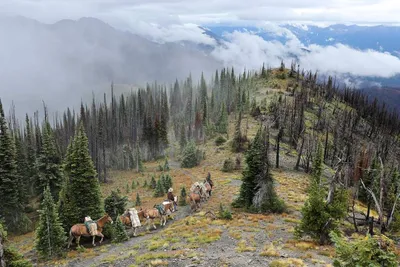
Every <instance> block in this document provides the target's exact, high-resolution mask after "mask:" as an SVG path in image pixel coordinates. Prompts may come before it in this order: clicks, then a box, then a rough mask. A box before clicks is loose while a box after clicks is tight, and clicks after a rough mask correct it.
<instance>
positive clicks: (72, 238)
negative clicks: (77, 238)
mask: <svg viewBox="0 0 400 267" xmlns="http://www.w3.org/2000/svg"><path fill="white" fill-rule="evenodd" d="M73 240H74V236H73V235H72V234H71V233H70V234H69V240H68V248H69V247H70V246H71V244H72V241H73Z"/></svg>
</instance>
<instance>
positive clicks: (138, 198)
mask: <svg viewBox="0 0 400 267" xmlns="http://www.w3.org/2000/svg"><path fill="white" fill-rule="evenodd" d="M140 205H142V200H141V199H140V196H139V193H136V203H135V206H140Z"/></svg>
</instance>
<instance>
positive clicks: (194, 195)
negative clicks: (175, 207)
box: [189, 187, 201, 211]
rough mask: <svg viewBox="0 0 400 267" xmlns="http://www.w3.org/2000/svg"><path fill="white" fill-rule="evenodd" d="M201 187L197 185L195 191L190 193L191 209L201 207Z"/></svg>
mask: <svg viewBox="0 0 400 267" xmlns="http://www.w3.org/2000/svg"><path fill="white" fill-rule="evenodd" d="M200 190H201V189H200V188H199V187H196V188H195V189H194V190H193V191H191V192H190V193H189V199H190V202H191V205H190V207H191V210H192V211H193V210H195V211H197V209H198V208H200V202H201V195H200V194H201V193H200Z"/></svg>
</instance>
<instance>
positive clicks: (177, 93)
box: [0, 63, 400, 266]
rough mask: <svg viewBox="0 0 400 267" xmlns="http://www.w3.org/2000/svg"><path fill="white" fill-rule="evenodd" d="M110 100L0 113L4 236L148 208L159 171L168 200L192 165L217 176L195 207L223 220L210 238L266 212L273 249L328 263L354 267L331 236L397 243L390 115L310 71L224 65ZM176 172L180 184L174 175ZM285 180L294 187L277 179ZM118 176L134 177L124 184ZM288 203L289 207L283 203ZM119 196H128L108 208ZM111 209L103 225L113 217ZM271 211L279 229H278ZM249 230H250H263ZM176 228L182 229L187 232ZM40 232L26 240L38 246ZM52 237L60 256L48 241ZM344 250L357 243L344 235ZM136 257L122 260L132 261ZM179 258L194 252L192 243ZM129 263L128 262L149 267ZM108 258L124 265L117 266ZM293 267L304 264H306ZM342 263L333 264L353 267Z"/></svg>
mask: <svg viewBox="0 0 400 267" xmlns="http://www.w3.org/2000/svg"><path fill="white" fill-rule="evenodd" d="M110 90H111V99H107V98H106V95H104V98H103V99H95V98H93V100H92V102H91V103H81V107H80V110H71V109H68V110H66V111H64V112H63V113H62V115H59V116H49V111H48V110H47V108H46V104H44V108H43V111H39V112H43V114H44V120H43V121H39V114H38V112H36V113H35V114H27V115H26V119H25V121H23V122H22V121H19V120H18V119H17V117H16V116H15V110H14V109H12V110H11V111H10V113H8V114H7V115H6V114H5V113H4V110H3V108H2V106H1V105H0V111H1V112H0V173H1V176H0V215H1V218H2V220H3V221H4V226H5V227H6V228H7V230H8V232H10V233H13V234H14V235H15V234H21V233H27V232H31V231H32V230H34V228H35V227H36V226H37V227H38V228H39V229H42V228H43V224H45V223H46V220H44V219H43V218H44V217H43V216H44V215H43V214H52V215H51V218H54V220H53V221H54V224H56V225H58V226H62V227H61V228H63V230H60V228H57V227H55V228H54V229H59V230H57V231H56V230H55V232H56V233H57V234H54V236H57V235H58V236H63V237H66V234H67V232H68V231H69V227H71V226H72V225H73V224H75V223H82V222H83V218H84V217H85V216H87V215H90V216H93V217H95V218H96V219H97V218H99V217H101V216H102V214H103V212H104V211H108V210H113V209H110V208H109V206H107V205H109V204H106V205H105V206H104V205H103V202H104V201H103V199H104V198H105V197H107V199H108V200H107V201H105V202H106V203H110V202H112V203H117V202H118V201H121V203H123V204H121V205H122V209H119V210H121V211H122V212H123V211H124V208H125V207H126V204H127V202H128V201H131V202H129V203H132V202H133V201H135V202H133V203H135V204H136V205H134V206H136V207H141V206H142V205H143V204H147V205H150V203H151V204H153V201H155V200H154V198H157V197H162V196H163V194H161V195H159V194H158V193H159V191H160V190H161V191H162V190H164V189H168V187H169V186H168V185H167V186H165V188H164V189H161V186H162V185H161V178H160V180H159V183H160V185H158V184H155V183H156V181H155V179H154V176H155V175H158V174H156V173H157V172H162V173H163V175H164V172H166V173H168V172H169V171H170V168H171V173H173V175H172V176H173V178H172V180H171V183H170V185H174V186H175V192H176V194H179V192H177V191H178V189H180V188H179V187H181V186H185V187H186V190H189V187H190V185H191V184H190V183H192V182H194V181H193V175H192V174H190V168H193V169H192V171H194V170H195V171H196V173H198V174H199V175H200V174H201V176H202V175H205V173H207V172H212V174H213V177H214V174H216V175H217V177H215V178H214V179H215V181H216V183H217V186H216V188H217V189H216V190H217V191H216V193H214V192H213V194H212V196H211V197H210V202H209V203H210V204H207V203H205V204H204V206H205V207H207V205H209V206H208V209H209V211H210V212H211V213H213V214H214V213H218V211H219V208H220V207H221V210H222V211H221V210H220V214H225V215H226V216H225V215H224V216H222V217H221V218H220V219H221V220H223V219H228V222H221V224H220V225H218V224H215V225H214V226H215V227H218V226H221V225H225V227H228V228H229V227H233V226H234V224H235V222H241V223H243V224H244V222H243V221H241V220H244V219H243V218H244V217H246V216H250V217H248V218H254V221H253V222H260V223H261V222H263V223H268V222H269V221H268V220H269V219H270V217H268V216H272V215H268V214H273V213H276V214H282V213H283V215H276V216H279V217H277V218H279V220H280V222H282V220H283V225H285V226H282V227H286V226H287V225H289V226H290V227H291V230H290V232H286V233H285V237H284V238H285V240H286V241H287V239H288V237H287V235H288V234H289V233H290V235H291V238H292V239H293V238H297V240H300V239H301V238H305V237H310V238H311V239H312V240H314V242H315V244H318V245H321V246H322V245H330V244H332V242H334V243H335V244H336V245H337V250H336V254H335V255H336V260H338V261H341V262H342V264H344V263H343V262H352V261H351V260H353V263H355V262H357V261H356V259H354V258H353V259H351V260H349V259H346V257H348V255H349V253H347V254H346V252H343V251H344V250H346V251H350V250H351V249H353V248H350V247H345V245H343V242H344V241H343V240H344V239H342V238H343V237H339V236H337V234H338V233H342V235H343V236H345V237H346V236H351V235H352V234H353V233H358V234H360V235H365V234H366V233H367V232H368V233H369V234H377V236H378V238H381V235H380V234H386V235H388V236H389V237H391V238H392V239H394V240H396V238H397V242H398V234H399V232H398V231H399V228H400V227H399V225H400V205H399V203H398V202H399V198H400V175H399V168H400V162H399V159H400V139H399V138H400V117H399V115H398V113H396V112H395V111H393V112H392V111H389V110H388V109H387V108H386V106H385V104H383V103H381V102H379V101H377V100H376V99H375V100H374V99H371V98H368V97H367V96H366V95H364V94H363V93H362V92H360V91H355V90H351V89H350V88H339V87H338V85H336V84H335V83H334V81H333V79H332V78H331V77H329V79H327V80H326V81H325V82H324V83H319V82H318V77H317V73H312V72H309V71H306V70H301V69H300V66H297V65H296V64H294V63H293V64H292V65H291V66H290V68H286V67H285V65H284V64H283V63H282V64H281V66H280V67H279V68H276V69H271V68H265V67H264V66H262V68H260V70H258V71H255V72H249V71H244V72H243V73H237V72H236V71H235V70H234V69H233V68H224V69H222V70H217V71H216V72H215V75H213V77H212V78H211V79H210V80H208V81H207V80H206V78H205V77H204V76H203V75H201V79H200V80H199V81H193V80H192V77H191V76H189V77H188V78H186V79H185V80H182V81H178V80H177V81H176V82H175V83H174V84H171V85H168V84H157V83H153V84H148V85H147V87H146V88H140V89H139V90H137V91H132V92H131V93H128V94H121V95H120V96H119V97H118V98H117V97H116V96H115V94H114V89H113V85H111V88H110ZM17 108H21V107H17ZM168 158H169V159H170V163H171V167H170V166H169V164H168ZM159 161H162V162H164V161H165V163H164V167H162V166H161V165H160V166H156V167H155V168H156V170H154V163H155V162H157V163H159ZM178 161H180V163H181V166H179V164H177V163H176V162H178ZM221 169H222V170H223V171H224V172H227V173H228V174H229V175H230V173H232V175H238V176H239V177H240V178H241V181H238V183H237V184H234V183H233V182H232V184H230V181H229V182H228V184H226V183H224V181H226V180H224V179H222V178H221V177H218V175H219V176H221V175H223V172H221V171H220V170H221ZM180 171H182V172H183V173H185V176H184V177H182V178H180V177H181V176H180V175H182V174H180V175H178V173H179V172H180ZM186 172H187V173H186ZM118 173H125V174H126V175H125V174H124V175H118ZM240 173H241V174H240ZM292 173H293V176H294V177H300V178H298V179H300V180H296V181H294V180H290V179H286V178H285V179H282V176H280V175H289V174H290V175H292ZM146 175H147V178H146ZM160 175H161V174H160ZM132 176H137V178H134V179H133V180H132V179H131V178H130V177H132ZM120 177H126V178H123V179H122V178H120ZM150 177H151V181H150ZM204 177H205V176H204ZM204 177H197V176H196V177H195V178H196V179H203V178H204ZM224 177H225V176H224ZM228 177H229V176H228ZM285 177H286V176H285ZM226 178H227V177H226ZM163 179H164V178H163ZM229 179H230V178H229ZM296 179H297V178H296ZM153 180H154V181H153ZM139 181H140V183H145V184H143V188H145V189H140V195H141V197H142V199H140V197H139V191H135V192H136V193H137V194H135V195H134V198H135V200H133V199H132V196H131V190H139V189H138V186H139ZM164 183H165V182H164ZM121 184H122V190H124V192H121V191H122V190H120V189H121ZM125 185H126V186H125ZM284 186H286V187H284ZM185 187H184V188H185ZM239 187H240V189H239ZM154 190H155V192H154V198H153V191H154ZM218 190H219V191H218ZM225 190H227V191H225ZM298 190H300V191H298ZM110 191H114V192H113V193H111V192H110ZM117 191H119V192H118V193H116V192H117ZM105 192H107V195H104V193H105ZM149 192H150V193H149ZM156 192H158V193H156ZM227 192H228V193H227ZM293 192H298V193H297V194H298V195H299V196H300V195H301V196H302V198H301V199H297V198H296V199H294V198H295V195H294V193H293ZM108 194H110V195H108ZM113 194H114V195H113ZM121 194H122V195H123V194H125V195H127V196H128V198H127V199H125V201H123V200H121V199H123V198H122V196H120V195H121ZM111 196H112V197H111ZM143 196H145V197H143ZM109 197H110V198H109ZM119 197H121V199H119ZM110 199H113V200H112V201H111V200H110ZM183 199H186V198H185V195H184V197H183ZM215 199H218V200H215ZM157 200H161V199H158V198H157ZM217 201H218V202H219V203H218V202H217ZM39 202H41V205H40V210H41V212H40V219H39V220H37V218H38V217H37V214H36V212H35V210H36V209H37V207H38V203H39ZM222 203H223V204H224V205H222ZM218 204H221V206H219V205H218ZM231 204H232V206H231ZM110 205H111V204H110ZM113 205H115V207H116V206H117V205H118V204H113ZM224 206H226V207H228V208H226V207H224ZM115 209H117V208H115ZM115 209H114V213H115V214H114V215H115V216H116V215H120V214H121V213H120V212H119V213H117V212H115ZM225 209H226V210H225ZM231 212H232V214H231ZM251 213H255V214H259V215H254V214H253V215H251ZM199 214H200V215H199ZM199 214H197V215H196V214H193V215H192V216H193V220H197V223H199V224H203V223H206V220H207V218H206V217H205V215H204V214H201V213H199ZM227 214H230V216H229V215H227ZM285 214H286V215H287V214H290V215H289V216H292V217H293V218H292V217H290V218H286V219H282V218H285V217H284V216H285ZM232 215H233V222H232V224H230V223H229V217H230V218H232ZM47 216H50V215H47ZM196 216H197V217H196ZM251 216H261V217H251ZM263 216H265V217H263ZM281 216H282V217H281ZM178 217H179V216H178ZM246 218H247V217H246ZM268 218H269V219H268ZM115 219H116V217H114V220H115ZM184 220H186V226H188V225H192V222H191V221H190V220H191V219H187V218H180V219H179V220H178V221H177V222H174V224H173V225H172V226H171V227H175V226H177V225H180V223H183V222H185V221H184ZM37 221H38V222H37ZM217 222H218V221H217ZM47 223H48V222H47ZM209 223H210V224H211V222H209ZM293 223H294V225H293ZM194 224H195V223H193V225H194ZM174 225H175V226H174ZM292 226H293V227H292ZM41 227H42V228H41ZM254 227H255V228H254V229H258V228H257V227H258V226H257V227H256V226H254ZM263 227H264V228H262V229H261V230H257V231H266V228H265V226H263ZM271 227H272V226H271ZM166 229H168V228H166ZM182 229H186V230H187V231H189V230H190V231H192V230H193V229H189V226H188V227H187V228H184V227H183V228H182ZM218 229H219V228H218ZM214 230H215V229H214ZM214 230H213V231H214ZM63 231H65V232H63ZM122 231H124V230H122ZM165 231H168V230H165ZM182 231H183V230H182ZM193 231H194V230H193ZM210 231H211V230H210ZM215 231H217V230H215ZM219 231H223V230H221V229H219V230H218V231H217V232H218V233H219V234H218V238H216V239H213V238H211V235H210V236H207V237H209V238H210V240H208V241H207V242H204V243H202V241H201V240H197V241H196V242H198V243H196V244H205V243H212V242H215V241H217V240H224V238H223V237H221V233H220V232H219ZM232 231H233V229H232ZM178 232H179V231H178ZM217 232H213V233H214V234H216V233H217ZM40 233H41V232H40V231H39V232H38V235H39V236H37V237H36V239H37V240H42V239H41V236H40V235H41V234H40ZM47 234H48V233H47ZM166 234H167V232H161V235H166ZM106 237H107V236H106ZM160 238H161V240H163V239H162V236H161V237H160ZM169 238H171V239H168V240H164V241H165V242H167V241H168V242H171V243H172V241H171V240H173V239H178V240H180V238H182V239H181V240H180V241H179V243H178V244H180V243H182V246H185V245H184V242H185V240H186V241H188V242H189V243H190V239H185V238H188V237H185V238H183V237H180V236H172V237H171V236H169ZM243 238H244V237H243ZM385 238H386V237H385ZM239 239H240V238H239ZM253 239H254V236H253ZM277 239H278V237H277ZM54 240H55V241H54V242H55V243H57V242H58V243H60V244H61V245H60V246H61V247H62V246H63V242H62V241H63V238H62V237H59V238H58V239H57V238H55V239H54ZM306 240H308V239H306ZM352 240H353V241H354V242H362V240H361V241H360V240H358V239H357V238H354V236H352ZM374 240H375V241H376V242H378V243H379V242H381V243H379V244H382V242H383V241H382V239H370V240H369V242H370V243H369V244H368V245H371V246H373V247H374V249H376V248H375V246H376V244H378V243H374V242H375V241H374ZM385 240H386V239H385ZM155 241H157V240H155ZM155 241H154V242H155ZM253 241H254V240H253ZM261 241H262V242H261ZM261 241H260V242H261V244H263V243H264V242H267V241H266V240H263V239H261ZM38 242H39V241H38ZM43 242H44V241H43ZM129 242H131V241H129ZM177 242H178V241H177ZM217 242H218V241H217ZM224 242H227V241H224ZM232 242H234V241H231V243H232ZM235 242H236V241H235ZM240 242H242V241H240ZM240 242H239V243H240ZM243 242H244V243H243ZM243 242H242V244H238V246H239V249H238V251H239V252H246V251H247V250H245V249H244V248H245V247H246V242H247V241H243ZM249 242H251V241H249ZM268 242H271V246H272V248H271V247H270V248H268V247H265V248H263V250H262V252H260V253H261V254H260V255H258V254H257V257H259V256H260V257H267V260H266V261H267V262H271V261H273V258H274V257H277V255H283V254H282V253H283V252H282V251H285V250H286V249H288V248H287V247H285V246H282V247H281V250H282V251H281V252H280V253H278V252H276V253H274V248H273V247H274V245H277V244H278V243H279V242H278V241H276V242H278V243H274V242H275V241H271V240H270V239H268ZM287 242H289V241H287ZM298 242H300V241H298ZM302 242H303V241H302ZM385 242H388V243H387V244H390V245H388V246H387V247H385V248H382V247H380V248H379V249H377V252H376V253H377V254H379V253H381V254H382V255H385V256H382V259H381V258H380V259H379V260H376V262H377V264H383V263H385V264H386V265H385V266H395V265H394V263H393V262H396V253H397V256H398V255H399V251H398V244H397V250H396V246H395V245H393V242H392V241H385ZM39 243H40V242H39ZM58 243H57V244H58ZM254 243H255V244H256V243H257V242H256V241H254ZM40 244H42V243H40ZM163 244H164V243H163ZM163 244H161V246H163ZM229 244H230V243H229ZM360 244H361V246H364V245H365V244H362V243H360ZM360 244H359V245H360ZM258 245H259V244H258ZM258 245H253V246H254V251H258V247H257V246H258ZM318 245H315V246H316V247H317V246H318ZM161 246H160V247H161ZM294 246H295V247H296V245H294ZM354 246H356V245H354ZM44 247H46V246H44ZM167 247H168V246H167ZM36 248H37V250H38V251H37V252H38V253H41V255H42V256H43V255H45V256H46V257H45V258H46V259H48V258H52V257H55V256H59V255H60V254H63V252H62V249H61V250H60V251H61V252H59V251H58V252H53V253H50V254H49V253H48V252H46V253H44V254H43V253H42V251H41V250H43V247H41V246H38V245H37V246H36ZM158 248H159V247H156V248H155V249H158ZM143 249H144V248H143V247H141V248H139V249H138V251H137V252H136V253H138V252H139V251H140V253H145V252H144V251H143ZM165 249H167V248H165ZM190 249H194V250H195V251H196V253H197V252H198V251H197V250H196V249H198V246H197V247H190ZM44 250H46V249H44ZM148 250H150V251H152V250H153V249H150V248H149V249H148ZM278 250H280V249H278ZM247 252H249V251H247ZM263 253H264V254H263ZM285 253H286V252H285ZM310 253H311V252H310ZM313 253H314V252H313ZM351 254H352V253H350V256H351ZM35 255H36V254H35ZM185 255H186V254H185ZM30 256H31V257H33V256H32V254H31V255H30ZM186 256H187V255H186ZM253 256H254V255H253ZM130 257H131V258H132V261H130V262H129V264H139V265H140V264H146V263H149V262H147V261H146V260H143V259H141V260H142V261H139V259H138V258H137V257H136V258H135V257H133V256H132V255H131V256H130ZM199 257H200V256H199ZM249 257H251V256H249ZM254 257H256V256H254ZM293 257H295V258H296V257H297V255H294V256H293ZM360 257H367V256H365V255H361V256H360ZM33 258H35V259H36V256H34V257H33ZM128 258H129V257H128ZM156 258H157V257H156ZM200 258H201V257H200ZM207 259H208V258H205V261H207ZM311 259H312V257H311ZM114 260H115V261H116V262H118V261H120V262H121V264H122V263H124V264H126V262H124V260H126V259H125V258H124V259H122V258H121V259H119V258H116V259H114ZM208 260H211V259H208ZM303 260H305V261H307V260H310V258H308V259H307V258H304V259H303ZM363 260H365V259H364V258H363ZM323 261H328V259H327V258H324V259H323ZM326 263H327V264H328V263H329V261H328V262H326ZM357 263H359V262H357ZM167 264H171V266H172V265H173V264H174V263H172V262H167ZM182 264H183V263H182ZM254 264H256V263H255V262H254ZM293 264H296V263H293ZM307 264H310V265H314V264H315V265H318V264H317V263H316V262H313V261H311V260H310V262H307ZM349 264H350V265H345V264H344V265H340V266H354V265H351V264H352V263H349ZM217 265H218V264H217ZM121 266H124V265H123V264H122V265H121ZM177 266H178V265H177ZM179 266H180V265H179ZM183 266H184V265H183ZM271 266H272V265H271ZM275 266H280V265H275ZM282 266H289V265H282ZM297 266H303V265H301V264H298V265H297ZM374 266H375V265H374ZM376 266H380V265H376Z"/></svg>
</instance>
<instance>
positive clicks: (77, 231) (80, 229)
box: [68, 214, 113, 248]
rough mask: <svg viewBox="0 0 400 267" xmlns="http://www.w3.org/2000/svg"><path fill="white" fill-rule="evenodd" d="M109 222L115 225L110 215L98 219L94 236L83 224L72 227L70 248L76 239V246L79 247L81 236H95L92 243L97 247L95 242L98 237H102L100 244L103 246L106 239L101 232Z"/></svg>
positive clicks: (69, 241)
mask: <svg viewBox="0 0 400 267" xmlns="http://www.w3.org/2000/svg"><path fill="white" fill-rule="evenodd" d="M108 222H110V223H113V220H112V219H111V217H110V216H109V215H108V214H105V215H104V216H103V217H101V218H100V219H98V220H97V221H96V226H97V233H95V234H94V235H92V234H91V233H89V232H88V230H87V228H86V225H84V224H83V223H79V224H75V225H73V226H72V227H71V230H69V240H68V248H69V247H70V246H71V243H72V240H74V238H75V239H76V245H77V246H78V247H79V240H80V239H81V236H93V241H92V244H93V246H96V244H95V242H94V241H95V238H96V236H100V237H101V240H100V244H101V242H103V238H104V235H103V234H102V233H101V232H102V231H103V227H104V225H105V224H106V223H108ZM95 232H96V231H95Z"/></svg>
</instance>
